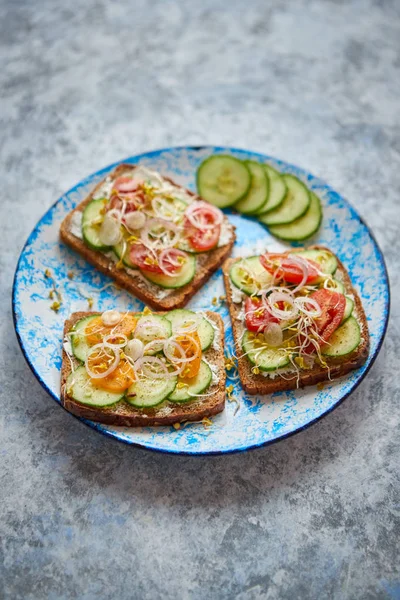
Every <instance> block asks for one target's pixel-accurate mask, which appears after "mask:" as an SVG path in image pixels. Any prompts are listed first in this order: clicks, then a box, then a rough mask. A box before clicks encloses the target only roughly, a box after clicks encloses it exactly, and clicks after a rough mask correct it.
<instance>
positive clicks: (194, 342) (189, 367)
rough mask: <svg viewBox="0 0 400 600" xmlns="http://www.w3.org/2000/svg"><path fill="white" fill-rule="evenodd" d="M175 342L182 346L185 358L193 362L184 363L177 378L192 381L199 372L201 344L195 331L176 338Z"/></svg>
mask: <svg viewBox="0 0 400 600" xmlns="http://www.w3.org/2000/svg"><path fill="white" fill-rule="evenodd" d="M176 341H177V342H179V344H180V345H181V346H182V348H183V350H184V352H185V355H186V358H192V357H193V360H191V361H189V362H187V363H185V366H184V369H183V371H182V373H181V374H180V376H179V379H181V380H183V381H184V380H185V379H193V377H196V375H197V373H198V372H199V370H200V363H201V343H200V338H199V335H198V333H197V331H194V332H193V333H190V334H185V335H180V336H178V337H177V338H176Z"/></svg>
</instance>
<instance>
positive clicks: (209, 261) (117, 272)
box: [60, 164, 236, 310]
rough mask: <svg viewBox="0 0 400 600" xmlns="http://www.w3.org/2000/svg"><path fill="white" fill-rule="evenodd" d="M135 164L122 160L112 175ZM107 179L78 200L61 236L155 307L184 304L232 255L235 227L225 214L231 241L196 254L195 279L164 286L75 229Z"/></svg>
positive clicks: (106, 272) (126, 287)
mask: <svg viewBox="0 0 400 600" xmlns="http://www.w3.org/2000/svg"><path fill="white" fill-rule="evenodd" d="M133 168H134V165H129V164H121V165H118V167H116V168H115V169H114V170H113V171H112V173H110V174H109V176H110V177H111V178H115V177H118V176H119V175H121V174H122V173H124V172H126V171H127V170H132V169H133ZM164 179H165V180H166V181H168V182H169V183H171V184H173V185H178V184H177V183H175V182H174V181H173V180H172V179H170V178H169V177H164ZM104 181H105V179H103V180H102V181H100V182H99V183H98V185H96V187H95V188H94V189H93V190H92V191H91V193H90V194H89V195H88V196H87V198H85V200H83V201H82V202H81V203H80V204H78V206H77V207H76V208H74V210H72V211H71V212H70V213H69V214H68V215H67V216H66V217H65V219H64V220H63V222H62V224H61V227H60V237H61V239H62V240H63V242H65V243H66V244H67V245H68V246H70V248H72V249H73V250H75V251H76V252H78V253H79V254H81V255H82V256H83V257H84V258H85V259H86V260H87V261H88V262H90V263H91V264H92V265H93V266H95V267H96V268H97V269H98V270H99V271H101V272H102V273H104V274H105V275H108V276H109V277H111V278H112V279H114V281H116V283H117V284H118V285H119V286H120V287H123V288H125V289H126V290H127V291H128V292H130V293H131V294H133V295H134V296H136V297H137V298H139V300H142V301H143V302H145V303H146V304H148V305H149V306H150V307H151V308H153V309H154V310H172V309H175V308H182V307H183V306H185V305H186V304H187V303H188V302H189V300H190V299H191V298H192V296H194V294H195V293H196V292H197V291H198V290H199V289H200V288H201V287H202V286H203V285H204V284H205V283H206V281H207V280H208V279H209V278H210V277H211V275H212V274H213V273H214V272H215V271H216V270H217V269H218V268H219V267H220V266H221V265H222V263H223V262H224V260H225V259H226V258H227V257H228V256H229V255H230V253H231V250H232V247H233V244H234V243H235V240H236V235H235V227H234V226H233V225H232V224H231V223H230V222H229V220H228V219H227V217H226V216H225V215H224V220H225V227H226V229H227V230H228V231H229V232H230V234H231V235H230V239H229V242H228V243H227V244H225V245H224V246H221V247H219V248H215V249H214V250H210V251H209V252H203V253H199V254H196V259H197V265H196V273H195V276H194V278H193V279H192V281H191V282H190V283H188V284H187V285H185V286H183V287H181V288H178V289H171V290H164V289H163V288H160V287H159V286H157V285H156V284H154V283H152V282H150V281H148V280H147V279H145V278H144V277H143V276H142V275H141V274H140V272H139V271H132V270H129V272H128V271H127V270H126V269H125V268H118V267H117V264H116V262H115V261H114V260H113V259H112V258H111V257H110V256H107V255H106V254H104V253H102V252H100V251H98V250H93V249H91V248H89V247H88V246H87V245H86V244H85V243H84V242H83V240H82V239H80V238H79V237H77V236H76V235H74V234H73V233H72V231H71V224H72V219H73V215H74V213H78V212H82V211H83V209H84V208H85V206H86V205H87V204H88V203H89V202H90V201H91V200H92V199H93V196H94V195H95V194H96V192H97V190H99V189H100V188H101V186H102V185H103V183H104ZM179 187H182V186H179ZM185 191H186V192H187V193H188V194H190V195H191V196H193V197H195V194H193V192H191V191H190V190H185Z"/></svg>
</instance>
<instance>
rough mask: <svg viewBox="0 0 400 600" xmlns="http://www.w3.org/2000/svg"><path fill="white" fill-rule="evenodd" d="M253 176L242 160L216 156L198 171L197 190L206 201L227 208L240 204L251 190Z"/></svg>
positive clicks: (223, 155)
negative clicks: (236, 203)
mask: <svg viewBox="0 0 400 600" xmlns="http://www.w3.org/2000/svg"><path fill="white" fill-rule="evenodd" d="M250 185H251V174H250V171H249V169H248V167H247V165H246V164H245V163H244V162H242V161H241V160H239V159H237V158H234V157H233V156H228V155H226V154H214V155H213V156H210V157H209V158H206V160H204V161H203V162H202V163H201V165H200V167H199V168H198V170H197V189H198V190H199V194H200V196H201V197H202V198H204V200H207V201H208V202H210V203H211V204H214V205H215V206H219V207H220V208H225V207H226V206H231V205H232V204H235V202H238V201H239V200H241V199H242V198H244V196H246V194H247V192H248V191H249V189H250Z"/></svg>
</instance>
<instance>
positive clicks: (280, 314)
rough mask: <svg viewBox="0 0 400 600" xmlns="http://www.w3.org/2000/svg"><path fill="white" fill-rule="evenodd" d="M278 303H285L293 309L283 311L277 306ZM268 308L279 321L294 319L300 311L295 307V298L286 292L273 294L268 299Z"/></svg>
mask: <svg viewBox="0 0 400 600" xmlns="http://www.w3.org/2000/svg"><path fill="white" fill-rule="evenodd" d="M277 302H285V303H286V304H288V305H289V306H290V307H291V308H290V309H288V310H281V309H280V308H277V307H276V306H275V304H276V303H277ZM266 306H267V309H268V310H269V312H270V313H271V315H272V316H273V317H275V318H277V319H294V318H295V317H296V316H297V314H298V309H297V307H296V305H295V301H294V298H293V297H292V295H291V294H287V293H285V292H272V293H271V294H270V295H269V296H268V297H267V304H266Z"/></svg>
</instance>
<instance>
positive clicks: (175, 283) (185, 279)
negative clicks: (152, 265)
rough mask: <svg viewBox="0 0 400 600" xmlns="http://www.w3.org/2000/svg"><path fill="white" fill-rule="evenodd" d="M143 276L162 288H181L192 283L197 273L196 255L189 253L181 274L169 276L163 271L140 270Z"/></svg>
mask: <svg viewBox="0 0 400 600" xmlns="http://www.w3.org/2000/svg"><path fill="white" fill-rule="evenodd" d="M140 272H141V273H142V275H143V277H146V279H148V280H149V281H151V282H152V283H155V284H156V285H159V286H160V287H162V288H167V289H168V288H170V289H175V288H180V287H183V286H184V285H186V284H188V283H190V282H191V281H192V279H193V277H194V276H195V273H196V257H195V256H194V255H193V254H188V255H187V261H186V263H185V264H184V265H183V267H182V269H181V271H180V273H179V275H174V276H169V275H164V274H162V273H151V272H150V271H144V270H141V271H140Z"/></svg>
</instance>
